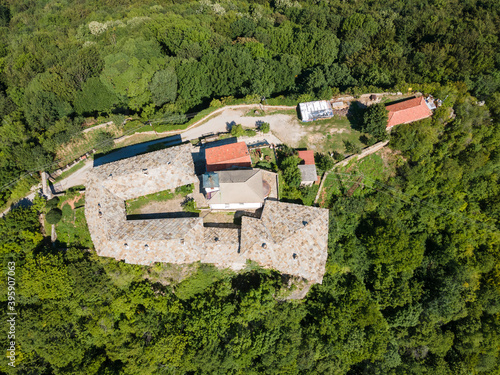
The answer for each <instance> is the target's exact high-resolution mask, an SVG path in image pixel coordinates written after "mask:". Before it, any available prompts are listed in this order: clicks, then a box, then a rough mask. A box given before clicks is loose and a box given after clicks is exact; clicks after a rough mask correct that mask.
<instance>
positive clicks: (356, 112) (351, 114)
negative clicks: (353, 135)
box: [347, 101, 367, 131]
mask: <svg viewBox="0 0 500 375" xmlns="http://www.w3.org/2000/svg"><path fill="white" fill-rule="evenodd" d="M366 108H367V106H366V105H364V104H363V103H361V102H359V101H354V102H352V103H351V105H350V106H349V109H348V111H347V119H348V120H349V123H350V124H351V128H353V129H354V130H357V131H361V129H362V127H363V115H364V114H365V111H366Z"/></svg>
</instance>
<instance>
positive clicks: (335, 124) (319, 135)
mask: <svg viewBox="0 0 500 375" xmlns="http://www.w3.org/2000/svg"><path fill="white" fill-rule="evenodd" d="M300 124H301V125H302V126H303V127H304V128H305V129H306V130H307V132H308V135H307V136H305V137H304V138H303V139H302V140H301V142H300V143H299V147H303V148H314V149H316V150H317V151H320V152H325V153H330V152H332V151H336V152H338V153H340V154H348V153H349V152H348V151H347V150H346V148H345V143H344V142H346V141H347V142H351V143H352V144H354V145H355V146H357V147H361V148H364V147H365V146H366V144H364V143H363V142H362V141H361V140H360V137H361V136H362V135H363V133H361V132H359V131H357V130H355V129H353V128H352V127H351V122H350V120H349V119H348V118H347V117H339V116H335V117H333V118H331V119H325V120H317V121H311V122H301V123H300ZM311 139H314V142H312V141H311ZM309 143H314V145H312V144H309ZM311 146H312V147H311Z"/></svg>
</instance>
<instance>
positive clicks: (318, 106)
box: [299, 100, 333, 121]
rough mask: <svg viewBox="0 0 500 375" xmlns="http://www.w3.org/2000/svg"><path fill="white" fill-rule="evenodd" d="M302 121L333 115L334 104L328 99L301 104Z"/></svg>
mask: <svg viewBox="0 0 500 375" xmlns="http://www.w3.org/2000/svg"><path fill="white" fill-rule="evenodd" d="M299 109H300V117H301V118H302V121H314V120H318V119H322V118H329V117H332V116H333V110H332V106H331V104H330V102H329V101H327V100H318V101H315V102H306V103H300V104H299Z"/></svg>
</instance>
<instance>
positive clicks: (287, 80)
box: [0, 0, 500, 204]
mask: <svg viewBox="0 0 500 375" xmlns="http://www.w3.org/2000/svg"><path fill="white" fill-rule="evenodd" d="M498 8H499V6H498V2H497V1H495V0H485V1H473V0H471V1H465V2H464V1H460V2H459V1H453V0H442V1H425V0H411V1H400V0H392V1H385V0H384V1H379V0H376V1H348V2H345V1H340V0H329V1H328V0H322V1H320V0H318V1H312V0H310V1H291V0H275V1H266V0H255V1H223V2H220V3H217V2H213V1H211V0H204V1H180V0H179V1H163V2H156V1H155V2H150V1H143V0H138V1H134V0H127V1H112V0H109V1H83V0H82V1H76V0H75V1H71V0H70V1H36V2H30V1H17V0H16V1H14V0H10V1H9V0H7V1H5V0H4V1H3V2H2V3H1V5H0V65H1V74H0V117H1V119H2V125H1V127H0V155H1V158H0V187H1V189H0V203H2V204H3V203H4V202H5V201H6V200H8V198H9V196H10V194H11V191H12V190H13V189H16V182H17V183H19V181H16V180H17V178H18V177H19V176H20V175H22V176H24V177H25V179H24V180H22V181H21V182H22V183H23V184H24V186H19V187H17V188H18V189H22V188H23V187H24V188H25V187H26V186H30V185H31V184H33V183H35V182H36V181H35V178H36V175H35V174H34V173H33V172H36V171H39V170H50V169H51V167H53V159H54V157H55V153H56V152H57V150H58V148H59V147H60V146H61V145H62V144H64V143H66V142H67V141H68V140H70V139H71V138H73V137H75V136H77V135H78V134H79V132H80V131H81V129H82V123H83V120H84V118H88V117H98V116H100V118H106V117H107V118H108V119H112V120H114V121H115V122H116V123H121V121H120V120H122V121H123V119H124V118H125V116H137V117H139V118H141V119H143V120H151V119H154V120H155V121H157V122H158V123H162V122H163V123H166V124H168V123H175V122H179V121H181V122H182V121H185V118H186V117H185V114H186V113H188V114H189V113H193V112H196V111H199V110H200V109H202V108H206V107H208V106H209V104H210V103H211V101H212V100H213V99H219V98H221V97H227V96H234V97H245V96H256V97H258V98H260V97H270V96H272V97H277V96H281V95H283V96H284V97H285V98H287V99H290V100H291V101H292V102H293V103H296V102H298V101H305V100H308V99H312V98H330V97H331V96H332V94H335V93H338V92H351V93H362V92H367V91H368V90H369V91H381V90H394V89H401V90H404V91H405V90H407V89H408V88H409V87H411V86H414V85H416V84H424V83H425V84H429V86H428V87H427V90H426V91H429V93H433V92H431V91H436V90H437V87H439V85H440V84H441V85H443V84H446V83H448V82H461V83H462V84H463V85H464V87H466V88H467V89H468V90H469V91H470V92H471V93H472V94H473V95H474V96H475V97H476V98H478V99H479V100H488V99H489V100H491V101H495V99H494V98H496V99H497V101H496V102H495V103H496V104H495V105H497V106H498V96H496V97H494V96H493V94H494V93H495V92H497V91H498V88H499V87H500V52H499V51H500V44H499V41H498V32H499V31H498V30H499V22H500V21H499V20H500V16H499V14H498V12H499V9H498ZM444 97H446V93H444ZM30 173H31V175H30Z"/></svg>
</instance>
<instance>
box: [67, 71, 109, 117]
mask: <svg viewBox="0 0 500 375" xmlns="http://www.w3.org/2000/svg"><path fill="white" fill-rule="evenodd" d="M116 104H118V97H117V96H116V94H115V93H114V92H113V91H110V90H109V89H108V88H107V86H105V85H104V84H103V83H102V82H101V80H100V79H99V78H97V77H94V78H90V79H88V80H87V81H86V82H85V83H83V84H82V91H81V92H78V93H76V94H75V101H74V106H75V111H76V112H77V113H79V114H91V113H95V112H106V113H109V112H111V110H112V109H113V107H114V106H115V105H116Z"/></svg>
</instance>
